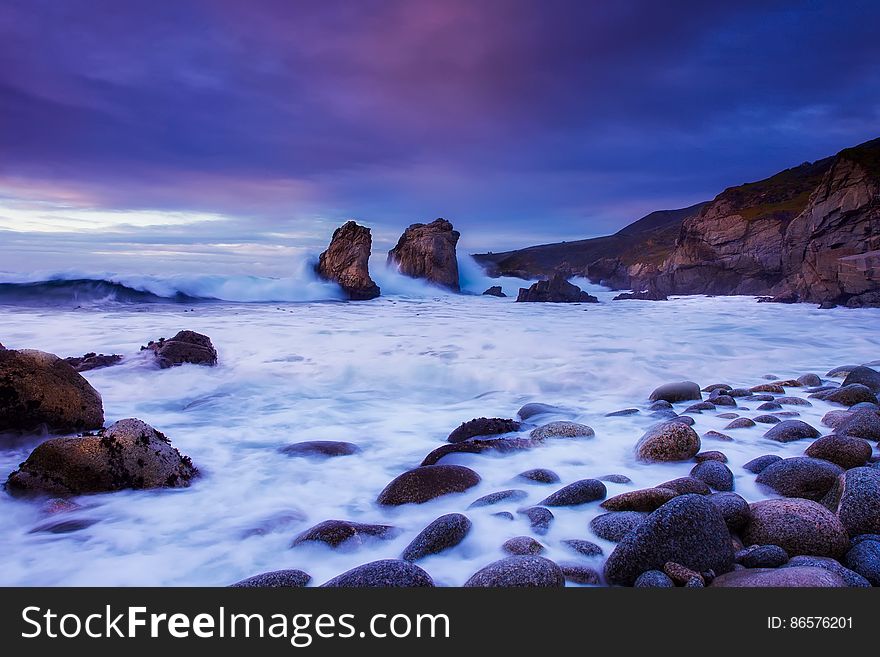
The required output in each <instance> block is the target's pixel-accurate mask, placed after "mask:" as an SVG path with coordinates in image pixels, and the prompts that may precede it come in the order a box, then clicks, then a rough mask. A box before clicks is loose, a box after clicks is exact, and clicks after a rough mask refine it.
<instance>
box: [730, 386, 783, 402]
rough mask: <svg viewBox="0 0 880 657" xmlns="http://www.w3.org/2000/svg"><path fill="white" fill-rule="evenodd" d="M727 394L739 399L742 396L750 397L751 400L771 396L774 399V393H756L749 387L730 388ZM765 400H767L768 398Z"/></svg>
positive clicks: (759, 399)
mask: <svg viewBox="0 0 880 657" xmlns="http://www.w3.org/2000/svg"><path fill="white" fill-rule="evenodd" d="M727 394H728V395H730V396H731V397H733V398H734V399H739V398H740V397H748V398H749V399H750V400H751V401H761V398H762V397H769V398H770V399H773V396H772V395H756V394H755V393H753V392H752V391H751V390H749V389H748V388H734V389H733V390H729V391H728V392H727ZM764 401H766V399H765V400H764Z"/></svg>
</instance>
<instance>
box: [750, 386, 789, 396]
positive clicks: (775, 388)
mask: <svg viewBox="0 0 880 657" xmlns="http://www.w3.org/2000/svg"><path fill="white" fill-rule="evenodd" d="M749 391H750V392H772V393H774V394H777V395H784V394H785V388H783V387H782V386H781V385H779V384H778V383H761V384H760V385H756V386H752V387H751V388H749Z"/></svg>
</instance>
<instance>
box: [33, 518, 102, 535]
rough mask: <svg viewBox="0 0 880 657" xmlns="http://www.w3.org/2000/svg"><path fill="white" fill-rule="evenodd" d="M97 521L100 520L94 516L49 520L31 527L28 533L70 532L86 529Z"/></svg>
mask: <svg viewBox="0 0 880 657" xmlns="http://www.w3.org/2000/svg"><path fill="white" fill-rule="evenodd" d="M98 522H100V521H99V520H97V519H95V518H75V519H74V518H71V519H67V520H64V519H61V520H50V521H48V522H44V523H42V524H40V525H37V526H36V527H34V528H33V529H31V530H30V531H29V532H28V534H72V533H73V532H78V531H80V530H83V529H88V528H89V527H91V526H92V525H94V524H97V523H98Z"/></svg>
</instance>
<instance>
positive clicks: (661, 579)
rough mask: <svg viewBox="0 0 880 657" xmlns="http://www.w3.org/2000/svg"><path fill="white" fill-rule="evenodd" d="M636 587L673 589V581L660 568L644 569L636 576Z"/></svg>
mask: <svg viewBox="0 0 880 657" xmlns="http://www.w3.org/2000/svg"><path fill="white" fill-rule="evenodd" d="M633 586H634V587H635V588H637V589H674V588H675V582H673V581H672V579H670V577H669V575H667V574H666V573H664V572H663V571H662V570H646V571H645V572H643V573H642V574H641V575H639V576H638V577H637V578H636V581H635V583H634V584H633Z"/></svg>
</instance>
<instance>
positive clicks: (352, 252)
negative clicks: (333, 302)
mask: <svg viewBox="0 0 880 657" xmlns="http://www.w3.org/2000/svg"><path fill="white" fill-rule="evenodd" d="M372 242H373V239H372V237H371V235H370V229H369V228H367V227H366V226H360V225H358V224H357V223H356V222H354V221H347V222H346V223H344V224H342V226H340V227H339V228H337V229H336V230H335V231H333V237H332V238H331V240H330V246H328V247H327V250H326V251H324V253H322V254H321V256H320V258H319V259H318V265H317V267H315V271H316V273H317V274H318V276H320V277H321V278H323V279H325V280H328V281H333V282H334V283H337V284H338V285H339V287H341V288H342V291H343V292H345V294H346V296H347V297H348V298H349V299H352V300H358V301H360V300H367V299H375V298H376V297H378V296H379V293H380V290H379V286H378V285H376V283H374V282H373V279H372V278H370V266H369V262H370V248H371V246H372Z"/></svg>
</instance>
